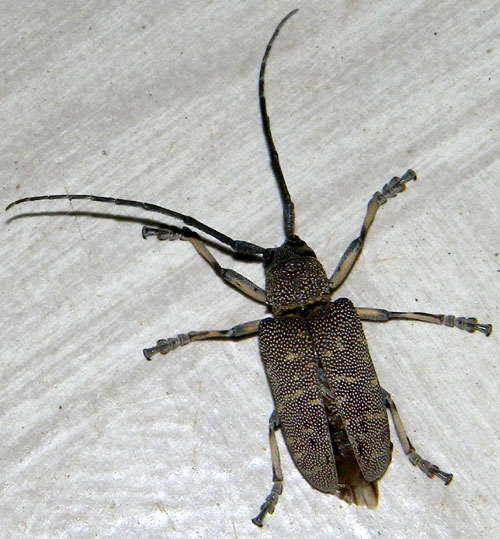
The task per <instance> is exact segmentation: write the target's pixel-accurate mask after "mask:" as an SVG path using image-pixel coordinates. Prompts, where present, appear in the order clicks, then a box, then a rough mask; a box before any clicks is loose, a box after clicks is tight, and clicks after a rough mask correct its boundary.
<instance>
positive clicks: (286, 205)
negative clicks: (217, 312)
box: [259, 9, 299, 239]
mask: <svg viewBox="0 0 500 539" xmlns="http://www.w3.org/2000/svg"><path fill="white" fill-rule="evenodd" d="M297 11H299V10H298V9H294V10H293V11H290V13H289V14H288V15H287V16H286V17H285V18H284V19H282V21H281V22H280V23H279V24H278V26H277V27H276V30H275V31H274V33H273V35H272V36H271V39H270V40H269V43H268V44H267V47H266V52H265V53H264V56H263V58H262V63H261V64H260V73H259V104H260V115H261V118H262V128H263V130H264V136H265V137H266V142H267V149H268V150H269V157H270V159H271V168H272V169H273V172H274V176H275V177H276V180H277V181H278V186H279V190H280V195H281V200H282V202H283V225H284V227H285V236H286V238H287V239H289V238H290V237H291V236H293V231H294V227H295V213H294V206H293V202H292V197H291V196H290V193H289V191H288V187H287V186H286V182H285V177H284V176H283V171H282V170H281V165H280V158H279V155H278V151H277V150H276V146H275V145H274V140H273V136H272V134H271V122H270V120H269V116H268V114H267V105H266V97H265V95H264V74H265V72H266V62H267V57H268V56H269V53H270V52H271V48H272V46H273V43H274V40H275V39H276V38H277V37H278V34H279V32H280V30H281V27H282V26H283V25H284V24H285V23H286V21H287V20H288V19H289V18H290V17H291V16H292V15H295V13H297Z"/></svg>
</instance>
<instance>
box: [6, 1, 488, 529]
mask: <svg viewBox="0 0 500 539" xmlns="http://www.w3.org/2000/svg"><path fill="white" fill-rule="evenodd" d="M297 11H298V10H297V9H295V10H293V11H291V12H290V13H289V14H288V15H287V16H286V17H285V18H284V19H283V20H282V21H281V22H280V23H279V24H278V26H277V27H276V29H275V30H274V33H273V35H272V36H271V39H270V40H269V43H268V44H267V48H266V50H265V53H264V56H263V58H262V62H261V66H260V74H259V103H260V112H261V119H262V126H263V131H264V136H265V139H266V143H267V147H268V151H269V156H270V164H271V168H272V170H273V173H274V176H275V177H276V180H277V182H278V186H279V190H280V195H281V199H282V203H283V222H284V230H285V241H284V243H283V244H282V245H281V246H280V247H273V248H265V247H261V246H259V245H256V244H253V243H249V242H246V241H240V240H233V239H232V238H230V237H228V236H226V235H225V234H223V233H221V232H219V231H218V230H215V229H213V228H211V227H209V226H208V225H206V224H204V223H202V222H200V221H198V220H197V219H194V218H193V217H190V216H188V215H183V214H182V213H178V212H176V211H173V210H170V209H167V208H163V207H161V206H157V205H156V204H149V203H147V202H137V201H134V200H123V199H119V198H109V197H103V196H97V195H43V196H35V197H28V198H22V199H20V200H16V201H15V202H12V203H11V204H9V206H7V209H9V208H11V207H12V206H14V205H16V204H21V203H24V202H32V201H35V200H44V199H50V200H54V199H70V200H77V199H89V200H94V201H96V202H106V203H111V204H118V205H123V206H134V207H138V208H142V209H143V210H146V211H149V212H155V213H161V214H164V215H168V216H170V217H174V218H176V219H180V220H181V221H183V222H184V223H185V224H186V225H188V226H191V227H194V228H196V229H198V230H201V231H202V232H204V233H205V234H206V235H208V236H212V237H213V238H215V239H216V240H218V241H219V242H221V243H223V244H226V245H229V246H230V247H231V248H232V249H233V251H235V252H236V253H242V254H244V255H250V256H254V257H255V256H256V257H259V258H260V259H261V260H262V263H263V264H264V272H265V280H266V288H265V290H264V289H262V288H261V287H259V286H258V285H256V284H254V283H253V282H251V281H249V280H248V279H247V278H246V277H244V276H243V275H241V274H239V273H237V272H236V271H233V270H231V269H227V268H223V267H221V266H220V265H219V263H218V262H217V260H216V259H215V258H214V257H213V256H212V254H211V253H210V252H209V251H208V249H207V247H206V246H205V245H204V243H203V241H202V238H201V237H200V236H199V235H198V234H197V233H196V232H194V231H193V230H191V229H189V228H187V227H183V228H182V229H180V228H177V227H174V226H170V225H164V226H162V228H152V227H147V226H144V227H143V230H142V234H143V237H144V238H147V237H148V236H156V237H157V238H158V239H160V240H175V239H184V240H187V241H189V242H191V244H192V245H193V247H194V248H195V249H196V251H197V252H198V253H199V254H200V255H201V256H202V257H203V258H204V259H205V260H206V261H207V262H208V263H209V264H210V266H211V267H212V268H213V270H214V271H215V273H216V274H217V275H218V276H219V277H220V278H222V279H223V280H224V281H225V282H226V283H227V284H229V285H231V286H233V287H235V288H237V289H238V290H239V291H240V292H241V293H243V294H245V295H247V296H249V297H250V298H252V299H254V300H256V301H258V302H260V303H263V304H265V305H267V306H268V307H269V309H270V310H271V312H272V316H271V317H268V318H263V319H262V320H254V321H251V322H245V323H243V324H238V325H236V326H234V327H232V328H230V329H227V330H209V331H190V332H188V333H182V334H179V335H177V336H176V337H171V338H168V339H161V340H159V341H158V342H157V344H156V346H153V347H152V348H146V349H145V350H144V355H145V356H146V358H147V359H148V360H150V359H151V358H152V356H153V355H154V354H156V353H158V352H159V353H161V354H167V353H169V352H171V351H172V350H174V349H175V348H177V347H179V346H184V345H186V344H189V343H191V342H195V341H200V340H205V339H238V338H241V337H249V336H253V335H258V337H259V343H260V352H261V355H262V360H263V362H264V366H265V370H266V374H267V378H268V381H269V385H270V387H271V392H272V395H273V399H274V406H275V409H274V411H273V412H272V414H271V416H270V419H269V441H270V448H271V460H272V474H273V482H272V488H271V491H270V493H269V495H268V496H267V497H266V499H265V501H264V503H263V504H262V506H261V508H260V512H259V514H258V515H257V516H256V517H255V518H254V519H253V520H252V522H253V523H254V524H256V525H257V526H262V522H263V519H264V517H265V516H266V514H267V513H273V512H274V509H275V507H276V504H277V502H278V497H279V495H280V494H281V492H282V490H283V474H282V471H281V464H280V458H279V452H278V446H277V443H276V431H277V430H278V429H281V431H282V432H283V436H284V438H285V442H286V445H287V447H288V450H289V451H290V454H291V456H292V459H293V461H294V462H295V465H296V466H297V468H298V469H299V471H300V473H301V474H302V475H303V476H304V478H305V479H306V481H307V482H308V483H309V484H310V485H311V486H312V487H314V488H316V489H318V490H320V491H322V492H326V493H330V494H335V495H336V496H338V497H339V498H340V499H342V500H345V501H346V502H347V503H349V504H350V503H354V504H357V505H365V506H367V507H368V508H370V509H372V508H375V507H376V506H377V503H378V487H377V481H378V480H379V479H380V478H381V477H382V476H383V475H384V473H385V471H386V470H387V467H388V466H389V463H390V461H391V454H392V444H391V441H390V437H389V423H388V417H387V411H386V409H388V410H389V412H390V415H391V417H392V420H393V422H394V426H395V429H396V433H397V436H398V438H399V441H400V443H401V445H402V447H403V450H404V452H405V454H406V455H407V457H408V458H409V460H410V462H411V463H412V464H413V465H414V466H417V467H418V468H419V469H420V470H421V471H422V472H424V473H425V474H426V475H427V476H428V477H430V478H432V477H434V476H437V477H439V478H440V479H441V480H443V481H444V483H445V485H447V484H449V483H450V481H451V480H452V477H453V476H452V474H450V473H446V472H443V471H442V470H440V469H439V468H438V467H437V466H436V465H435V464H432V463H430V462H429V461H427V460H424V459H423V458H422V457H421V456H420V455H419V454H418V453H417V452H416V451H415V448H414V447H413V445H412V444H411V442H410V440H409V439H408V436H407V434H406V431H405V429H404V426H403V423H402V422H401V419H400V417H399V414H398V411H397V409H396V405H395V404H394V401H393V400H392V398H391V396H390V395H389V393H388V392H387V391H386V390H385V389H383V388H382V387H381V386H380V384H379V382H378V379H377V375H376V373H375V369H374V367H373V363H372V361H371V358H370V354H369V351H368V345H367V342H366V339H365V336H364V333H363V328H362V326H361V321H362V320H364V321H369V322H387V321H389V320H415V321H420V322H430V323H433V324H442V325H445V326H449V327H457V328H459V329H464V330H466V331H468V332H470V333H472V332H474V331H476V330H477V331H480V332H482V333H484V334H485V335H486V336H488V335H489V334H490V333H491V329H492V327H491V324H478V323H477V320H476V319H475V318H464V317H460V318H456V317H455V316H451V315H442V314H429V313H420V312H392V311H386V310H384V309H373V308H359V307H355V306H354V305H353V304H352V303H351V301H349V300H348V299H346V298H340V299H336V300H335V301H333V302H332V294H333V292H335V291H336V290H337V289H338V288H339V287H340V286H341V285H342V283H343V282H344V281H345V279H346V278H347V276H348V275H349V272H350V271H351V269H352V268H353V266H354V264H355V263H356V261H357V259H358V257H359V255H360V253H361V250H362V248H363V245H364V242H365V240H366V236H367V233H368V230H369V229H370V226H371V224H372V222H373V219H374V218H375V215H376V213H377V211H378V209H379V208H380V206H382V205H383V204H385V203H386V202H387V200H388V199H389V198H393V197H395V196H396V195H397V194H398V193H401V192H402V191H404V190H405V188H406V184H407V183H408V182H410V181H413V180H416V179H417V177H416V174H415V172H413V171H412V170H408V171H406V172H405V173H404V174H403V175H402V176H401V178H398V177H394V178H392V179H391V180H390V181H389V182H388V183H387V184H385V185H384V186H383V187H382V189H381V191H377V192H376V193H375V194H374V195H373V196H372V198H371V199H370V201H369V202H368V208H367V211H366V215H365V218H364V220H363V224H362V226H361V231H360V233H359V236H358V237H357V238H356V239H355V240H353V241H352V242H351V243H350V245H349V246H348V248H347V250H346V251H345V253H344V254H343V256H342V258H341V259H340V262H339V263H338V265H337V268H336V269H335V271H334V272H333V274H332V275H331V277H330V278H328V277H327V274H326V273H325V270H324V269H323V266H322V265H321V264H320V262H319V261H318V259H317V258H316V255H315V254H314V251H313V250H312V249H311V248H310V247H309V246H308V245H307V244H306V243H305V242H304V241H302V240H301V239H300V238H299V237H298V236H297V235H295V234H294V205H293V202H292V198H291V196H290V193H289V192H288V188H287V185H286V182H285V178H284V176H283V172H282V170H281V166H280V162H279V157H278V152H277V151H276V147H275V145H274V141H273V138H272V135H271V128H270V121H269V116H268V114H267V106H266V98H265V96H264V74H265V69H266V62H267V58H268V56H269V53H270V51H271V47H272V45H273V43H274V40H275V39H276V37H277V36H278V33H279V31H280V29H281V27H282V26H283V25H284V24H285V22H286V21H287V20H288V19H289V18H290V17H291V16H292V15H294V14H295V13H297Z"/></svg>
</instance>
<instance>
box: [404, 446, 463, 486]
mask: <svg viewBox="0 0 500 539" xmlns="http://www.w3.org/2000/svg"><path fill="white" fill-rule="evenodd" d="M408 458H409V459H410V462H411V463H412V464H413V465H414V466H417V467H418V469H419V470H421V471H422V472H424V474H425V475H426V476H427V477H430V478H431V479H432V478H433V477H434V476H436V477H439V479H441V480H442V481H443V483H444V484H445V485H449V484H450V483H451V480H452V479H453V474H451V473H447V472H443V471H442V470H440V469H439V467H438V466H436V465H435V464H432V462H429V461H428V460H425V459H423V458H422V457H421V456H420V455H419V454H418V453H413V454H411V455H408Z"/></svg>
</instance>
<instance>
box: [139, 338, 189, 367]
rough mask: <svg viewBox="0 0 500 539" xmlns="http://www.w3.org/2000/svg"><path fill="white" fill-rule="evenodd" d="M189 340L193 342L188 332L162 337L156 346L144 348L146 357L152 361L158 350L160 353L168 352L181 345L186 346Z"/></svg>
mask: <svg viewBox="0 0 500 539" xmlns="http://www.w3.org/2000/svg"><path fill="white" fill-rule="evenodd" d="M189 342H191V339H190V337H189V335H187V334H186V333H180V334H179V335H177V337H170V338H168V339H160V340H159V341H158V342H157V343H156V346H153V347H151V348H144V350H143V353H144V356H145V357H146V359H147V360H148V361H150V360H151V358H152V357H153V356H154V355H155V354H157V353H158V352H159V353H160V354H168V353H169V352H171V351H172V350H175V349H176V348H179V346H184V345H185V344H188V343H189Z"/></svg>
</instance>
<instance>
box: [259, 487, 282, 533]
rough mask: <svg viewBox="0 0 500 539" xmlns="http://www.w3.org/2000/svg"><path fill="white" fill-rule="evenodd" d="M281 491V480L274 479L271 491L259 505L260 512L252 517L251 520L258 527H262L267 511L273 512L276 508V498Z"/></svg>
mask: <svg viewBox="0 0 500 539" xmlns="http://www.w3.org/2000/svg"><path fill="white" fill-rule="evenodd" d="M282 492H283V482H282V481H276V482H275V483H273V487H272V488H271V492H270V493H269V495H268V496H267V498H266V501H265V502H264V503H263V504H262V505H261V506H260V512H259V514H258V515H257V516H256V517H255V518H252V522H253V523H254V524H255V525H256V526H258V527H259V528H262V525H263V521H264V517H265V516H266V515H267V514H268V513H269V514H270V515H271V514H272V513H274V510H275V509H276V504H277V503H278V499H279V496H280V494H281V493H282Z"/></svg>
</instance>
